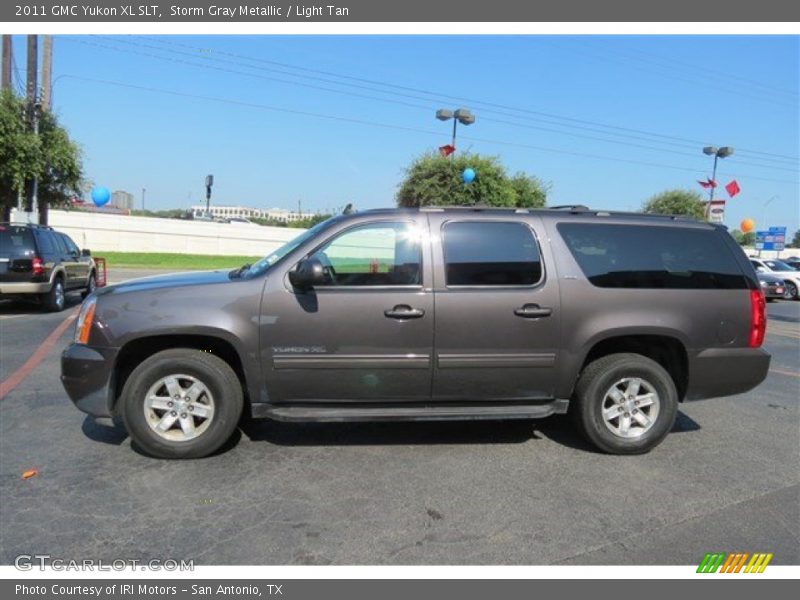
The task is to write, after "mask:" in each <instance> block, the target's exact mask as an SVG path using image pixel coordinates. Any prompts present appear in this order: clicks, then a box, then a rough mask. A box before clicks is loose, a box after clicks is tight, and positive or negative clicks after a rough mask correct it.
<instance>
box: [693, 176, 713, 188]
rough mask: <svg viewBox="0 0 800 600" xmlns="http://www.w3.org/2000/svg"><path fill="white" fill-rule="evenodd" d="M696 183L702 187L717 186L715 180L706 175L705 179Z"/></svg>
mask: <svg viewBox="0 0 800 600" xmlns="http://www.w3.org/2000/svg"><path fill="white" fill-rule="evenodd" d="M697 183H699V184H700V187H702V188H703V189H706V190H707V189H709V188H715V187H717V182H716V181H714V180H713V179H711V177H706V180H705V181H700V180H698V181H697Z"/></svg>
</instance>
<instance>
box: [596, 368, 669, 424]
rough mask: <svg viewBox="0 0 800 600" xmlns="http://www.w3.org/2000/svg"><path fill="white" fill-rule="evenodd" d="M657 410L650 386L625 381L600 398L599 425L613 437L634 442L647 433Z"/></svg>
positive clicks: (638, 380) (632, 379)
mask: <svg viewBox="0 0 800 600" xmlns="http://www.w3.org/2000/svg"><path fill="white" fill-rule="evenodd" d="M660 406H661V403H660V401H659V398H658V393H657V392H656V390H655V388H654V387H653V386H652V384H650V383H649V382H647V381H645V380H644V379H642V378H641V377H625V378H624V379H620V380H619V381H618V382H616V383H615V384H614V385H612V386H611V387H610V388H609V390H608V391H607V392H606V395H605V396H604V397H603V406H602V411H603V413H602V414H603V422H604V423H605V425H606V427H608V429H609V430H610V431H611V433H613V434H614V435H616V436H619V437H621V438H625V439H635V438H638V437H641V436H643V435H644V434H645V433H647V432H648V431H650V429H651V428H652V427H653V425H654V424H655V422H656V419H658V411H659V408H660Z"/></svg>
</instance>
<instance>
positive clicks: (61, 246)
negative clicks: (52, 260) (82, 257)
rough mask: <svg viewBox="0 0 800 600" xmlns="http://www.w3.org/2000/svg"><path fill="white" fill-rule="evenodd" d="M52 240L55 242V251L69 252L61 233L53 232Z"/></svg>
mask: <svg viewBox="0 0 800 600" xmlns="http://www.w3.org/2000/svg"><path fill="white" fill-rule="evenodd" d="M53 242H55V245H56V252H60V253H61V254H69V250H68V249H67V242H66V241H65V240H64V236H63V235H61V234H60V233H56V232H53Z"/></svg>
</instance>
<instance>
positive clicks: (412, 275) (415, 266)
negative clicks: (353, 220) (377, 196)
mask: <svg viewBox="0 0 800 600" xmlns="http://www.w3.org/2000/svg"><path fill="white" fill-rule="evenodd" d="M421 241H422V231H421V230H420V229H419V228H418V227H417V226H415V225H413V224H411V223H370V224H368V225H361V226H359V227H354V228H352V229H348V230H347V231H345V232H344V233H341V234H339V235H338V236H336V237H335V238H333V240H331V241H330V242H328V243H327V244H325V245H324V246H323V247H322V248H320V249H319V250H317V251H316V252H314V254H313V257H314V258H316V259H318V260H319V261H320V262H322V265H323V267H324V269H325V276H326V282H325V284H323V285H329V286H340V285H341V286H344V285H347V286H350V285H358V286H381V285H420V284H421V283H422V271H421V269H420V265H421V261H422V255H421V249H420V244H421Z"/></svg>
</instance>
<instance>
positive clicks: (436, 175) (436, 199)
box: [396, 152, 548, 208]
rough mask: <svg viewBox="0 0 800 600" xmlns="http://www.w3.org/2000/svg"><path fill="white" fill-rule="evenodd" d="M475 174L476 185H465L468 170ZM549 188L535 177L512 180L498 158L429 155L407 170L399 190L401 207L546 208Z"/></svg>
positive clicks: (522, 175) (425, 155)
mask: <svg viewBox="0 0 800 600" xmlns="http://www.w3.org/2000/svg"><path fill="white" fill-rule="evenodd" d="M467 168H470V169H473V170H474V171H475V175H476V176H475V179H474V180H473V181H472V183H464V181H463V173H464V170H465V169H467ZM547 191H548V188H547V186H546V185H544V184H543V183H542V182H541V181H539V180H538V179H537V178H535V177H531V176H528V175H525V174H524V173H518V174H516V175H514V176H513V177H509V175H508V173H507V172H506V169H505V167H504V166H503V165H502V164H500V161H499V159H498V158H497V157H495V156H482V155H479V154H470V153H463V154H458V155H456V156H455V157H451V158H445V157H443V156H441V155H439V154H437V153H432V152H429V153H426V154H423V155H422V156H419V157H418V158H416V159H414V161H413V162H412V163H411V165H410V166H409V167H408V168H407V169H406V172H405V177H404V179H403V181H402V182H401V183H400V186H399V188H398V190H397V195H396V200H397V204H398V206H402V207H415V206H432V205H436V206H472V205H476V204H485V205H488V206H507V207H525V208H532V207H537V206H544V205H545V201H546V197H547Z"/></svg>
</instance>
